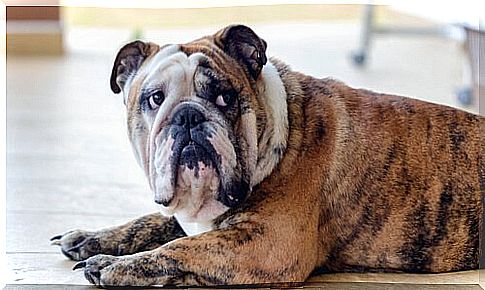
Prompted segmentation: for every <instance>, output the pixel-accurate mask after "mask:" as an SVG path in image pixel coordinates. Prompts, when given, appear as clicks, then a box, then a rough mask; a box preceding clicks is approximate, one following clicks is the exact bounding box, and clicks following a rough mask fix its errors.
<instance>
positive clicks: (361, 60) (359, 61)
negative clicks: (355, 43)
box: [351, 52, 366, 66]
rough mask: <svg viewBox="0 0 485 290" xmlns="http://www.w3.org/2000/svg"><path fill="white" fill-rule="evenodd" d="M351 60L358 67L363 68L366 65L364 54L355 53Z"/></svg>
mask: <svg viewBox="0 0 485 290" xmlns="http://www.w3.org/2000/svg"><path fill="white" fill-rule="evenodd" d="M351 58H352V63H353V64H354V65H356V66H363V65H364V64H365V60H366V56H365V54H364V53H362V52H353V53H352V55H351Z"/></svg>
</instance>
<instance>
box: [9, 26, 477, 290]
mask: <svg viewBox="0 0 485 290" xmlns="http://www.w3.org/2000/svg"><path fill="white" fill-rule="evenodd" d="M255 29H256V31H258V32H259V33H260V35H261V36H263V37H264V38H265V39H266V40H267V41H268V43H269V49H268V50H269V54H270V55H275V56H278V57H279V58H281V59H284V60H285V61H286V62H287V63H289V64H291V65H292V67H293V68H294V69H297V70H300V71H303V72H306V73H309V74H313V75H316V76H320V77H323V76H333V77H336V78H339V79H341V80H343V81H345V82H347V83H349V84H351V85H353V86H358V87H366V88H371V89H374V90H379V91H385V92H393V93H399V94H404V95H411V96H416V97H418V98H422V99H427V100H429V101H432V102H438V103H444V104H449V105H452V106H457V102H456V99H455V96H454V91H455V89H456V88H457V87H458V86H459V85H460V84H461V83H460V82H461V58H460V57H461V53H462V52H461V50H460V46H459V45H458V44H457V43H455V42H452V41H449V40H445V39H439V38H412V37H408V38H398V37H392V36H389V37H386V38H380V39H378V40H377V41H376V43H375V44H374V50H373V52H372V59H371V63H370V66H369V67H368V68H367V69H360V70H359V69H355V68H354V67H352V65H351V64H350V63H349V59H348V56H349V52H350V50H351V49H352V48H353V47H355V44H356V40H357V36H358V31H359V30H358V27H357V26H355V25H353V24H349V23H333V24H318V23H307V24H298V25H296V24H295V25H289V24H285V25H259V26H257V27H255ZM213 30H214V29H213V28H207V29H198V30H170V31H163V32H162V31H144V33H145V36H146V37H147V38H150V39H152V40H154V41H158V42H162V41H161V40H163V41H164V42H176V41H177V42H179V41H188V40H190V39H191V38H193V37H196V36H200V35H201V34H207V33H210V32H212V31H213ZM130 33H131V32H130V31H126V30H107V29H105V30H96V31H92V30H90V29H73V30H69V31H68V38H67V40H66V46H67V48H68V52H67V53H66V55H64V56H62V57H15V56H8V59H7V236H6V240H7V247H6V256H7V268H8V275H7V281H6V282H7V284H8V287H7V289H17V288H22V289H24V288H31V289H42V288H45V287H46V284H56V285H49V288H53V289H61V288H64V287H65V286H67V285H71V286H72V285H76V287H75V288H79V289H87V288H90V287H89V286H88V282H87V281H86V280H85V279H84V277H83V275H82V273H81V272H79V271H71V267H72V265H73V262H71V261H68V260H67V259H66V258H65V257H64V256H62V255H61V254H60V252H59V249H58V248H57V247H54V246H51V245H50V242H49V238H50V237H52V236H53V235H56V234H59V233H63V232H65V231H67V230H70V229H76V228H81V229H96V228H102V227H106V226H111V225H115V224H119V223H123V222H125V221H127V220H129V219H131V218H134V217H136V216H139V215H142V214H145V213H149V212H154V211H156V210H157V208H156V206H155V205H154V204H153V203H152V197H151V195H150V193H149V191H148V188H147V185H146V182H145V179H144V176H143V175H142V173H141V170H139V169H138V167H137V165H136V162H135V159H134V157H133V156H132V152H131V148H130V147H129V143H128V141H127V138H126V131H125V130H126V129H125V116H124V111H123V104H122V101H121V99H120V97H119V96H115V95H113V94H112V93H111V91H110V90H109V85H108V79H109V75H110V70H111V64H112V63H111V62H112V59H113V57H114V54H115V52H116V48H117V47H119V46H120V44H121V43H123V42H125V41H126V39H127V38H128V37H129V35H130ZM101 44H102V45H101ZM315 60H318V62H317V61H315ZM467 109H468V110H471V111H473V110H474V108H473V107H472V108H467ZM480 278H481V279H482V281H481V282H482V283H484V282H485V281H483V280H485V273H481V275H479V273H478V271H471V272H462V273H451V274H440V275H410V274H328V275H321V276H317V277H314V278H312V279H311V280H310V281H309V282H308V283H307V284H305V285H304V286H305V288H317V287H322V286H325V287H327V288H328V289H342V288H346V289H356V288H363V289H413V288H417V287H418V286H419V287H422V288H423V289H480V287H479V286H478V282H479V280H480ZM425 284H426V286H424V285H425ZM457 284H460V285H457Z"/></svg>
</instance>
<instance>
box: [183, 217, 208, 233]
mask: <svg viewBox="0 0 485 290" xmlns="http://www.w3.org/2000/svg"><path fill="white" fill-rule="evenodd" d="M175 218H177V215H175ZM177 221H178V223H179V225H180V226H181V227H182V229H183V230H184V232H185V233H186V234H187V236H195V235H198V234H202V233H205V232H208V231H211V230H212V223H211V222H206V223H188V222H184V221H182V220H181V219H180V218H178V219H177Z"/></svg>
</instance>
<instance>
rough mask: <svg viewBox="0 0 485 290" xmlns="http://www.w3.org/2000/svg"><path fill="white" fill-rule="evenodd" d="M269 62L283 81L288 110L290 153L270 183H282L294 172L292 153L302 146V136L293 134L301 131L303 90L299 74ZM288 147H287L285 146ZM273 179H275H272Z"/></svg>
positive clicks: (295, 156)
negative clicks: (296, 130) (297, 130)
mask: <svg viewBox="0 0 485 290" xmlns="http://www.w3.org/2000/svg"><path fill="white" fill-rule="evenodd" d="M270 62H271V63H272V64H273V65H274V66H275V68H276V69H277V71H278V74H279V76H280V78H281V79H282V80H283V84H284V86H285V91H286V95H287V98H286V104H287V108H288V136H287V144H291V152H289V151H288V149H287V150H286V151H285V154H284V156H283V158H282V159H281V160H280V162H279V163H278V165H277V166H275V168H274V169H273V174H272V175H271V177H272V178H271V181H270V180H268V181H269V182H270V183H272V182H277V181H276V180H281V181H284V180H286V179H287V178H289V177H290V176H291V175H292V174H295V173H296V172H295V171H294V170H293V168H294V165H295V164H296V163H295V162H296V159H297V158H298V154H293V152H300V151H301V150H299V148H301V146H302V141H303V135H302V134H298V133H296V134H295V129H299V130H300V131H303V119H302V117H303V116H304V115H305V108H304V107H305V105H304V104H305V100H304V99H303V98H301V97H300V96H303V89H302V86H301V83H300V81H299V77H300V73H298V72H294V71H292V70H291V68H290V67H289V66H288V65H287V64H285V63H284V62H282V61H280V60H279V59H276V58H273V57H272V58H270ZM287 146H288V145H287ZM274 178H275V179H274Z"/></svg>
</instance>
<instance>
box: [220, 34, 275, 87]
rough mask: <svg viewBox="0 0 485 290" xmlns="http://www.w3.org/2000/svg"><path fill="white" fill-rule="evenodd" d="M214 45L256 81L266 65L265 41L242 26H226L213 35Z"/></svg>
mask: <svg viewBox="0 0 485 290" xmlns="http://www.w3.org/2000/svg"><path fill="white" fill-rule="evenodd" d="M215 41H216V44H217V45H218V46H219V47H221V48H222V50H224V51H225V52H226V53H227V54H229V55H230V56H231V57H233V58H234V59H236V60H237V61H238V62H239V63H241V64H243V65H244V66H245V67H246V68H247V70H248V71H249V73H250V75H251V76H252V77H253V78H254V79H257V78H258V76H259V74H260V73H261V70H262V68H263V66H264V65H265V64H266V61H267V59H266V46H267V45H266V41H264V40H263V39H261V38H259V36H257V35H256V33H254V31H253V30H252V29H251V28H249V27H247V26H244V25H231V26H228V27H226V28H224V29H222V30H221V31H219V32H218V33H216V35H215Z"/></svg>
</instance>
